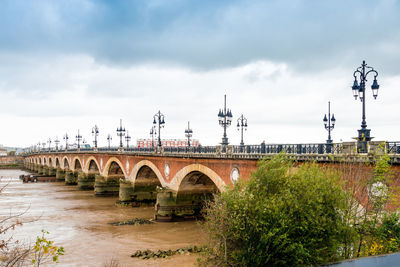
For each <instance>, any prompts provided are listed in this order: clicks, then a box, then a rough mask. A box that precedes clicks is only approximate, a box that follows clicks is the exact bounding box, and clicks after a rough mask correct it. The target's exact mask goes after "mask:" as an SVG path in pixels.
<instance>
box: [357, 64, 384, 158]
mask: <svg viewBox="0 0 400 267" xmlns="http://www.w3.org/2000/svg"><path fill="white" fill-rule="evenodd" d="M370 73H372V74H373V75H374V81H373V82H372V85H371V89H372V95H373V96H374V98H375V99H376V97H377V96H378V89H379V84H378V81H377V80H376V77H378V72H377V71H376V70H374V68H372V67H370V66H368V65H367V64H366V63H365V60H364V61H363V62H362V64H361V66H360V67H358V68H357V69H356V70H355V71H354V73H353V76H354V83H353V86H352V87H351V89H352V90H353V96H354V98H355V99H356V100H357V97H358V96H359V97H360V100H361V102H362V122H361V129H360V130H358V138H357V151H358V152H359V153H367V152H368V149H367V143H368V142H369V141H371V139H372V138H371V135H370V133H371V129H367V122H366V116H365V83H366V82H367V76H368V74H370ZM357 78H359V79H360V85H359V84H358V80H357Z"/></svg>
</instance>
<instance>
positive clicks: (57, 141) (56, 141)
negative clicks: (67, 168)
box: [54, 136, 60, 151]
mask: <svg viewBox="0 0 400 267" xmlns="http://www.w3.org/2000/svg"><path fill="white" fill-rule="evenodd" d="M54 143H55V144H56V150H57V151H58V144H59V143H60V140H58V137H57V136H56V140H54Z"/></svg>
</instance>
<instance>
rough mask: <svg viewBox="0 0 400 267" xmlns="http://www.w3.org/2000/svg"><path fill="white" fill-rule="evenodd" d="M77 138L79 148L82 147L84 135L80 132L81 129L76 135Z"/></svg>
mask: <svg viewBox="0 0 400 267" xmlns="http://www.w3.org/2000/svg"><path fill="white" fill-rule="evenodd" d="M75 139H76V141H77V142H78V149H80V148H81V140H82V135H80V134H79V129H78V135H76V136H75Z"/></svg>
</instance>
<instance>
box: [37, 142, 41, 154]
mask: <svg viewBox="0 0 400 267" xmlns="http://www.w3.org/2000/svg"><path fill="white" fill-rule="evenodd" d="M37 149H38V152H40V150H41V149H40V142H38V143H37Z"/></svg>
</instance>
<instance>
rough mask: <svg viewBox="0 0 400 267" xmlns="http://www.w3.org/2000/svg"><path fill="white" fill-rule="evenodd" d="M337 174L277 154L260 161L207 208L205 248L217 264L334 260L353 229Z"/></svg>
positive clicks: (205, 259)
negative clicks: (345, 213)
mask: <svg viewBox="0 0 400 267" xmlns="http://www.w3.org/2000/svg"><path fill="white" fill-rule="evenodd" d="M346 203H347V196H346V194H345V192H344V191H343V190H342V185H341V183H340V181H339V175H338V174H337V173H335V172H333V171H329V170H324V169H321V168H319V167H317V166H316V165H315V164H304V165H301V166H299V167H294V166H293V164H292V163H291V162H290V161H288V160H286V159H285V156H284V155H278V156H276V157H274V158H273V159H271V160H270V161H260V162H259V165H258V169H257V170H256V171H255V172H254V173H253V174H252V176H251V179H250V181H249V182H247V183H246V184H244V183H242V182H239V183H237V184H235V186H234V187H233V188H232V189H228V190H227V191H225V192H223V193H221V194H220V195H216V196H215V200H214V202H209V203H208V204H207V206H206V210H205V212H206V216H205V218H206V220H205V223H204V228H205V230H206V232H207V233H208V237H209V246H210V248H209V249H208V250H207V251H208V252H207V253H206V254H205V255H204V257H203V259H201V260H200V263H201V264H203V265H215V266H269V265H271V266H297V265H313V264H321V263H326V262H330V261H335V260H337V259H339V257H340V250H341V246H342V243H343V238H344V236H346V237H347V238H348V235H349V233H351V229H350V226H349V224H347V223H345V222H344V220H343V218H342V217H343V216H342V212H341V211H342V210H343V209H345V207H346Z"/></svg>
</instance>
